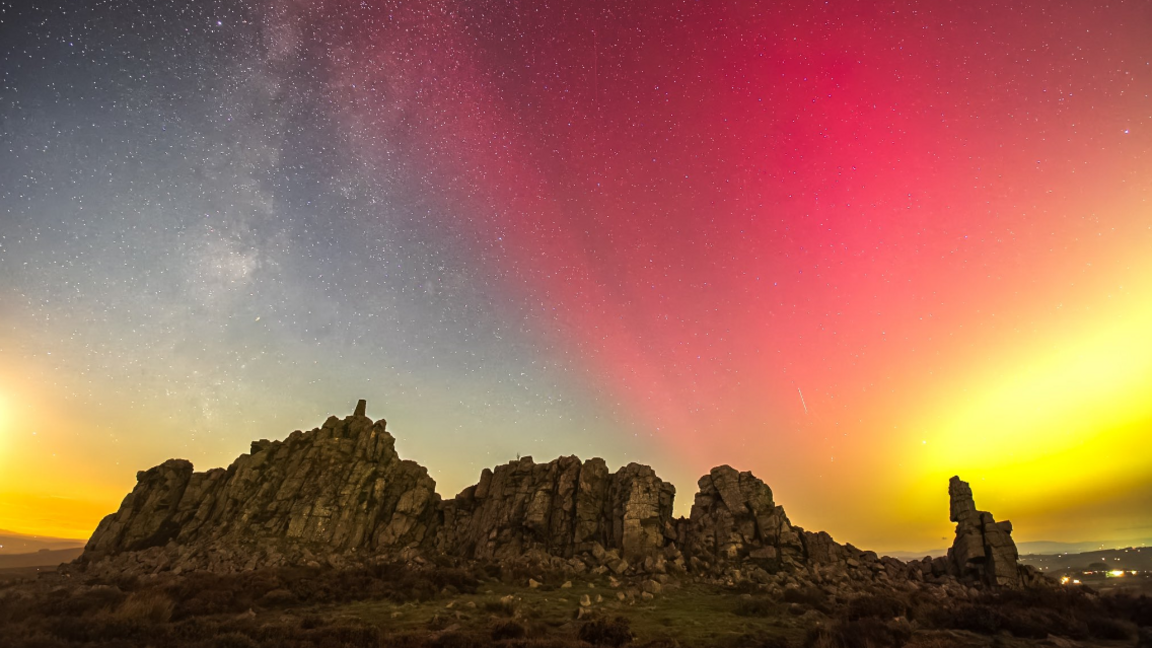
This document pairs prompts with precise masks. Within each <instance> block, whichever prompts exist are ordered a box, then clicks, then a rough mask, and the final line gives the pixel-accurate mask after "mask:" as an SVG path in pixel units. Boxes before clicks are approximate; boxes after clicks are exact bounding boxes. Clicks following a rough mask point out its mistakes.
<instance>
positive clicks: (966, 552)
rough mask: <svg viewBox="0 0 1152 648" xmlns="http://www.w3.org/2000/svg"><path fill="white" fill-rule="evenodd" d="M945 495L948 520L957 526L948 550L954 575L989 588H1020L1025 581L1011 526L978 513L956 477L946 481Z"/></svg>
mask: <svg viewBox="0 0 1152 648" xmlns="http://www.w3.org/2000/svg"><path fill="white" fill-rule="evenodd" d="M948 495H949V499H950V501H951V506H950V510H951V520H952V521H953V522H955V523H956V540H955V541H954V542H953V543H952V548H951V549H949V550H948V561H949V564H950V569H951V571H952V573H953V575H955V576H959V577H966V576H973V577H976V578H979V579H980V580H982V581H983V582H985V583H987V584H988V585H996V586H1001V587H1019V586H1021V585H1022V584H1023V581H1024V577H1023V576H1022V574H1021V570H1020V566H1019V564H1018V563H1017V558H1019V554H1018V553H1017V551H1016V543H1014V542H1012V523H1011V522H1009V521H1007V520H1005V521H1003V522H997V521H996V520H995V518H993V517H992V514H991V513H989V512H987V511H977V510H976V502H975V501H974V500H973V499H972V488H971V487H969V486H968V482H965V481H961V479H960V478H959V477H953V478H952V479H951V480H949V482H948Z"/></svg>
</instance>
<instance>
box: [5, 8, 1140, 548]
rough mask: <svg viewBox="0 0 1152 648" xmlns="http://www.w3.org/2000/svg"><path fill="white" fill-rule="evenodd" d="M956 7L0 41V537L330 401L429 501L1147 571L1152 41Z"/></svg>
mask: <svg viewBox="0 0 1152 648" xmlns="http://www.w3.org/2000/svg"><path fill="white" fill-rule="evenodd" d="M962 4H963V6H958V5H954V4H953V3H941V2H906V3H904V2H901V3H897V2H829V3H824V4H812V3H800V2H777V3H766V2H728V3H723V2H666V1H662V2H648V1H646V0H644V1H639V2H635V1H634V2H627V3H623V2H608V1H602V2H593V3H557V4H543V3H538V2H527V1H525V2H500V3H498V2H449V1H443V2H429V1H423V0H422V1H418V2H411V3H400V2H391V3H386V2H372V1H365V2H360V1H359V0H356V1H354V2H353V1H341V0H322V1H317V2H298V1H295V0H265V1H262V2H255V3H251V4H249V5H247V6H245V7H237V6H235V5H234V3H224V2H218V3H201V4H196V5H184V4H181V3H175V2H163V3H144V2H122V3H116V4H115V5H92V6H87V7H70V6H68V5H67V4H61V5H60V6H58V7H55V8H51V7H47V6H42V8H40V9H26V8H15V7H14V6H12V5H8V6H6V7H5V5H2V4H0V7H5V11H4V13H3V14H0V21H3V22H2V23H0V29H2V30H3V31H2V36H3V37H2V38H0V56H2V59H0V60H2V61H3V64H2V65H3V72H4V74H3V77H2V83H0V126H2V128H0V278H2V280H0V528H8V529H12V530H15V531H21V532H28V533H41V534H48V535H59V536H70V537H81V536H86V535H88V534H89V533H90V532H91V530H92V529H93V528H94V527H95V525H96V523H97V522H98V521H99V519H100V518H101V517H102V516H103V515H105V514H107V513H110V512H112V511H113V510H115V508H116V507H117V506H118V504H119V501H120V499H121V498H122V497H123V496H124V494H125V493H127V492H128V490H129V489H130V488H131V487H132V485H133V483H134V480H135V473H136V471H137V470H141V469H144V468H147V467H150V466H152V465H155V464H157V463H159V462H161V461H163V460H165V459H167V458H169V457H172V456H180V457H185V458H188V459H190V460H192V461H193V462H194V463H195V465H196V466H197V468H198V469H207V468H210V467H214V466H219V465H227V464H228V463H230V462H231V460H232V459H233V458H234V457H235V456H236V455H237V454H239V453H241V452H245V451H246V450H247V448H248V443H249V442H250V441H251V440H253V439H259V438H282V437H284V436H286V435H287V434H288V433H289V432H291V431H292V430H294V429H310V428H312V427H316V426H318V425H320V424H321V423H322V422H323V420H324V419H325V418H326V417H327V416H328V415H329V414H337V415H340V416H343V415H346V414H347V413H350V412H351V410H352V406H353V405H354V403H355V401H356V399H357V398H366V399H367V400H368V406H369V410H368V411H369V415H371V416H373V417H374V418H379V417H385V418H387V419H388V420H389V428H390V429H391V430H393V434H394V435H395V436H396V437H397V448H398V450H399V451H400V453H401V455H402V456H404V457H406V458H411V459H414V460H416V461H419V462H420V463H421V464H422V465H424V466H426V467H427V468H428V469H429V470H430V472H431V474H432V476H433V477H434V478H435V479H436V480H437V483H438V484H439V491H440V494H441V495H442V496H444V497H450V496H452V495H454V494H455V493H456V492H458V491H459V490H460V489H462V488H463V487H464V486H466V485H468V484H471V483H474V482H475V480H476V478H477V476H478V474H479V472H480V470H481V469H482V468H484V467H490V466H494V465H497V464H500V463H504V462H506V461H508V460H510V459H513V458H514V457H515V456H516V455H518V454H519V455H532V456H534V457H535V458H536V460H538V461H547V460H550V459H552V458H555V457H556V456H559V455H565V454H576V455H578V456H580V457H582V458H589V457H592V456H603V457H605V458H606V459H607V460H608V462H609V464H610V465H611V466H613V467H615V466H619V465H622V464H624V463H627V462H629V461H638V462H641V463H647V464H650V465H652V466H653V467H654V468H656V471H657V473H658V474H659V475H661V477H663V478H664V479H665V480H667V481H670V482H672V483H674V484H675V485H676V487H677V498H676V500H677V511H678V512H679V513H681V514H685V513H687V507H688V506H689V505H690V504H691V500H692V497H693V495H694V493H695V490H696V480H697V479H698V478H699V476H700V475H702V474H704V473H706V472H707V471H708V469H709V468H711V467H712V466H715V465H718V464H723V463H727V464H730V465H732V466H734V467H736V468H739V469H741V470H751V471H752V472H754V473H755V474H756V475H757V476H758V477H760V478H762V479H763V480H764V481H766V482H767V483H768V484H769V485H770V486H772V488H773V490H774V492H775V494H776V499H777V502H778V503H780V504H782V505H784V507H785V508H786V510H787V512H788V514H789V516H790V517H791V519H792V520H793V522H795V523H797V524H800V525H802V526H804V527H805V528H808V529H811V530H826V531H829V532H830V533H832V534H833V536H834V537H835V538H836V539H837V540H838V541H841V542H852V543H853V544H855V545H857V546H861V547H865V548H874V549H879V550H903V549H907V550H919V549H928V548H935V547H940V546H944V545H945V544H947V542H948V540H949V539H950V537H951V532H952V525H951V524H950V523H949V522H948V511H947V506H948V500H947V480H948V478H949V477H950V476H952V475H954V474H959V475H960V476H961V477H962V478H964V479H966V480H968V481H970V482H971V483H972V487H973V491H974V493H975V497H976V502H977V505H978V506H979V507H980V508H981V509H986V510H990V511H992V512H993V513H994V514H995V515H996V516H997V518H998V519H1004V518H1007V519H1011V520H1012V521H1013V523H1014V526H1015V532H1014V537H1015V538H1016V539H1017V541H1029V540H1055V541H1081V540H1107V541H1115V542H1121V543H1122V542H1124V541H1132V540H1142V539H1147V538H1152V519H1150V518H1149V511H1152V454H1149V453H1148V452H1147V450H1146V448H1147V442H1148V439H1150V438H1152V397H1150V396H1149V394H1152V337H1150V336H1149V335H1148V331H1152V204H1150V203H1149V199H1150V196H1152V191H1150V189H1152V98H1150V94H1152V42H1150V41H1149V39H1148V38H1147V34H1148V33H1150V32H1152V5H1150V4H1148V3H1142V2H1114V3H1111V4H1110V5H1109V6H1107V7H1102V6H1099V5H1098V3H1092V2H1067V3H1063V4H1058V5H1057V4H1053V3H1049V2H1031V3H1029V2H1010V3H1005V4H997V5H992V4H991V3H962ZM972 5H975V6H972ZM801 394H802V396H801Z"/></svg>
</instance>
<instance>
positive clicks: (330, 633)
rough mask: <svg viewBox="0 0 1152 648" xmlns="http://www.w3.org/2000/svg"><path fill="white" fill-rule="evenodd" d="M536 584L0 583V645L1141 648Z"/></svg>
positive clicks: (860, 610) (850, 607) (982, 618)
mask: <svg viewBox="0 0 1152 648" xmlns="http://www.w3.org/2000/svg"><path fill="white" fill-rule="evenodd" d="M534 573H535V578H533V580H532V581H529V580H528V579H529V576H527V575H525V574H523V573H515V572H511V571H508V570H501V569H492V568H489V567H477V566H474V567H469V568H452V567H445V568H438V567H431V568H421V569H412V568H407V567H404V566H397V565H383V566H380V567H378V568H370V569H358V570H346V571H335V570H330V569H329V570H325V569H285V570H276V571H272V570H268V571H258V572H244V573H241V574H236V575H231V576H216V575H211V574H192V575H186V576H180V577H171V576H168V577H154V578H152V577H143V578H132V577H115V578H113V579H112V580H101V579H93V578H87V579H86V578H83V577H78V578H74V579H73V578H68V577H65V576H61V575H52V576H49V577H45V578H38V579H34V580H29V581H27V582H24V583H21V584H11V583H9V584H0V646H5V648H8V647H12V648H18V647H20V646H29V647H32V646H35V647H36V648H76V647H79V646H98V647H102V648H133V647H140V648H144V647H146V646H154V647H157V646H171V647H174V648H259V647H261V646H277V647H283V648H342V647H355V648H382V647H384V646H387V647H389V648H481V647H483V646H502V647H504V648H589V647H590V646H612V647H613V648H619V647H620V646H624V645H630V646H634V647H635V648H787V647H788V646H791V647H793V648H882V647H885V646H893V647H901V646H911V647H913V648H920V647H923V648H961V647H963V648H1025V647H1027V646H1041V645H1043V646H1049V647H1050V646H1053V645H1055V646H1057V647H1058V648H1071V647H1072V646H1081V647H1083V646H1107V647H1109V648H1119V647H1120V646H1132V645H1133V644H1134V643H1137V642H1144V639H1142V638H1140V632H1141V631H1140V629H1139V628H1141V627H1144V628H1146V629H1147V630H1149V631H1152V601H1149V600H1148V599H1147V598H1139V597H1127V598H1103V597H1095V596H1093V595H1092V594H1091V593H1089V592H1086V591H1065V590H1043V589H1042V590H1031V591H1016V592H996V593H986V594H982V595H980V596H978V597H973V598H968V599H964V600H959V599H957V600H942V599H934V597H932V596H929V595H926V594H924V593H922V592H921V593H899V592H895V591H888V590H884V591H882V590H877V591H874V592H871V593H860V594H858V595H853V596H852V597H850V598H848V599H844V598H840V599H833V598H832V597H830V596H829V595H827V594H825V593H824V592H822V591H821V590H819V589H818V588H816V587H809V586H805V587H803V588H798V589H797V588H796V587H795V585H791V587H793V589H790V590H789V589H785V590H783V591H782V592H781V591H779V590H777V594H776V595H771V594H769V593H766V592H763V591H758V590H756V588H755V587H754V586H752V587H749V588H746V589H745V590H740V589H737V588H732V587H721V586H717V585H711V584H707V583H705V582H701V581H695V580H692V579H690V578H683V579H681V580H680V581H679V582H677V581H675V580H668V579H665V580H666V582H664V583H663V584H662V585H660V586H657V585H656V584H655V583H654V582H652V581H645V582H641V581H639V580H633V581H623V579H622V581H623V582H618V581H616V580H615V579H612V578H610V577H608V576H592V575H588V574H587V573H585V574H584V575H579V576H577V575H561V574H555V573H540V572H534ZM528 584H532V586H528ZM645 590H649V592H648V594H645ZM653 594H654V595H653ZM1149 636H1152V635H1149ZM1053 637H1055V639H1054V638H1053ZM1061 642H1065V643H1061ZM1069 642H1071V643H1069ZM1145 643H1146V644H1147V645H1145V644H1141V648H1152V642H1145Z"/></svg>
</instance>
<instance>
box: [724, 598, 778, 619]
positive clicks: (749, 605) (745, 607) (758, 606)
mask: <svg viewBox="0 0 1152 648" xmlns="http://www.w3.org/2000/svg"><path fill="white" fill-rule="evenodd" d="M775 609H776V604H775V603H774V602H773V601H772V600H770V599H767V598H763V597H758V598H751V599H742V600H741V601H740V602H739V603H737V604H736V609H735V610H733V612H734V613H735V614H736V616H742V617H767V616H772V613H773V612H774V611H775Z"/></svg>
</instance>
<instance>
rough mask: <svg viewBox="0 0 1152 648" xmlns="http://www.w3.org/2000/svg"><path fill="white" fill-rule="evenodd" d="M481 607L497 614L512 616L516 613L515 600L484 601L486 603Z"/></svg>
mask: <svg viewBox="0 0 1152 648" xmlns="http://www.w3.org/2000/svg"><path fill="white" fill-rule="evenodd" d="M480 607H481V609H482V610H484V611H485V612H487V613H489V614H495V615H497V616H506V617H510V616H515V615H516V602H515V601H514V600H509V601H504V600H500V601H484V604H483V605H481V606H480Z"/></svg>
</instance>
